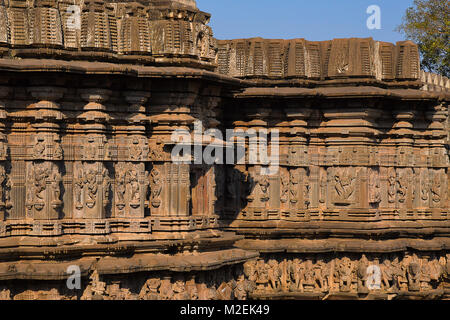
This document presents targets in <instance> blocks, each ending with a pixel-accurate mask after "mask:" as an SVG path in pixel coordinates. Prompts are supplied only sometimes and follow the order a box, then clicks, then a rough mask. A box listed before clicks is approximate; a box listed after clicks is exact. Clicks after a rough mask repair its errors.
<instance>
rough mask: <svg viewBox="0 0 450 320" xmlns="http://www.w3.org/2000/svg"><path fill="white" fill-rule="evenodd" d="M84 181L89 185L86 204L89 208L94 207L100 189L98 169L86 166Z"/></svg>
mask: <svg viewBox="0 0 450 320" xmlns="http://www.w3.org/2000/svg"><path fill="white" fill-rule="evenodd" d="M84 183H85V185H86V187H87V192H86V195H87V199H86V206H87V207H88V208H93V207H94V206H95V204H96V202H97V191H98V185H97V170H96V169H95V168H94V167H92V166H89V167H88V168H86V172H85V176H84Z"/></svg>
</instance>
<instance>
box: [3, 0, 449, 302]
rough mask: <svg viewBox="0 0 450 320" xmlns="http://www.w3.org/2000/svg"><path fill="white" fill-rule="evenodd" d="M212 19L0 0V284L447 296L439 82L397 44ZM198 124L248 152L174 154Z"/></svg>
mask: <svg viewBox="0 0 450 320" xmlns="http://www.w3.org/2000/svg"><path fill="white" fill-rule="evenodd" d="M77 13H78V14H79V15H78V16H77ZM74 15H75V16H74ZM77 17H79V20H77ZM209 18H210V15H209V14H207V13H204V12H201V11H200V10H199V9H198V8H197V6H196V4H195V1H192V0H183V1H182V0H178V1H164V0H161V1H157V0H145V1H135V2H133V1H124V2H120V1H119V2H116V1H103V0H96V1H87V0H86V1H80V2H79V1H70V2H69V1H65V0H58V1H57V0H46V1H28V0H27V1H25V0H23V1H22V0H0V72H1V74H2V77H0V244H1V248H0V298H3V299H55V298H58V299H100V298H104V299H259V298H264V299H284V298H297V299H334V298H348V299H402V298H406V299H418V298H421V299H433V298H441V299H448V298H450V281H449V277H448V273H449V271H450V269H449V262H448V259H449V254H450V251H449V250H450V220H449V219H450V212H449V190H450V189H449V187H450V186H449V170H448V169H449V149H448V146H449V137H450V131H449V122H448V121H449V120H448V119H449V116H448V101H449V100H450V97H449V94H448V83H449V80H448V79H445V78H442V77H437V76H436V75H430V74H426V73H424V72H422V71H421V70H420V64H419V54H418V48H417V46H416V45H415V44H414V43H412V42H409V41H404V42H399V43H397V44H396V45H394V44H390V43H384V42H377V41H374V40H372V39H335V40H332V41H322V42H312V41H307V40H304V39H293V40H266V39H260V38H254V39H241V40H220V41H219V40H216V39H215V38H214V37H213V33H212V30H211V28H210V27H209V26H208V25H207V23H208V21H209ZM198 122H201V124H202V127H203V130H204V131H215V132H217V131H218V132H219V133H222V136H223V137H225V136H226V134H225V133H226V129H233V130H234V132H237V131H243V132H245V133H246V134H247V137H241V136H236V137H235V139H234V140H231V141H228V142H229V143H228V144H227V148H228V149H233V150H238V149H239V148H241V149H243V154H244V156H243V159H241V160H242V161H241V162H239V161H234V162H232V163H229V162H227V163H226V164H222V163H217V162H214V163H212V164H211V163H206V162H201V161H200V162H197V160H198V159H194V161H191V162H180V161H175V160H174V159H173V157H172V151H173V150H174V149H175V147H176V146H177V143H179V141H178V140H177V141H175V140H174V133H176V132H178V131H179V130H184V131H185V132H188V135H189V136H194V137H195V136H196V126H197V125H198ZM251 132H256V133H259V132H266V133H267V132H268V133H269V134H266V135H265V136H262V135H256V136H255V135H254V134H252V133H251ZM274 133H277V134H278V136H277V138H275V136H274ZM254 137H256V140H257V141H258V142H259V143H260V146H262V149H255V148H254V146H253V145H252V144H251V143H250V140H251V139H253V138H254ZM218 140H220V139H218ZM224 140H225V139H224ZM264 142H267V144H264ZM189 146H190V147H192V148H191V150H200V152H201V153H206V152H207V151H208V147H209V145H208V143H207V142H205V141H201V142H198V141H196V140H195V138H194V143H192V145H189ZM277 149H278V151H279V152H278V153H279V157H278V161H277V165H276V166H275V170H274V171H271V169H273V168H270V166H269V165H268V164H267V163H266V162H263V161H256V162H254V161H252V160H251V158H252V157H253V156H254V155H255V154H256V155H258V157H264V153H267V154H270V155H273V154H274V152H275V150H277ZM216 156H217V154H216ZM260 159H261V158H260ZM11 252H14V254H13V255H11ZM86 253H89V254H88V255H87V254H86ZM30 259H32V262H31V260H30ZM70 265H76V266H79V268H80V270H81V274H82V279H83V281H82V283H83V285H82V289H80V290H70V289H68V288H67V287H66V286H65V279H66V278H67V276H68V275H67V272H66V270H67V268H68V267H69V266H70ZM137 275H138V276H137ZM29 280H35V281H33V286H32V287H30V286H29V285H25V282H27V281H29Z"/></svg>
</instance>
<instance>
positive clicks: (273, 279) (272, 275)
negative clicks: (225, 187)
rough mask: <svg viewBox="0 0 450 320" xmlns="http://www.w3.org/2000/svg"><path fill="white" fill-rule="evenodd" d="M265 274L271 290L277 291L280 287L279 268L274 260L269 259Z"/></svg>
mask: <svg viewBox="0 0 450 320" xmlns="http://www.w3.org/2000/svg"><path fill="white" fill-rule="evenodd" d="M267 275H268V278H269V283H270V286H271V287H272V290H273V291H279V290H280V289H281V270H280V268H279V266H278V262H277V261H276V260H274V259H270V260H269V262H268V272H267Z"/></svg>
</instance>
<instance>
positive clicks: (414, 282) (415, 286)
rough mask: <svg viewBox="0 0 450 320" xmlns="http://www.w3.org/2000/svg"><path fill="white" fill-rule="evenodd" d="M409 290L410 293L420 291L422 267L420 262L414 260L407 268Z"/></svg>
mask: <svg viewBox="0 0 450 320" xmlns="http://www.w3.org/2000/svg"><path fill="white" fill-rule="evenodd" d="M407 276H408V288H409V290H410V291H419V290H420V278H421V265H420V262H419V261H418V260H417V259H416V258H413V260H412V261H411V262H410V263H409V265H408V268H407Z"/></svg>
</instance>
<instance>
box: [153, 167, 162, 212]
mask: <svg viewBox="0 0 450 320" xmlns="http://www.w3.org/2000/svg"><path fill="white" fill-rule="evenodd" d="M150 188H151V204H152V206H153V208H159V206H160V205H161V191H162V179H161V173H160V172H159V170H158V169H156V168H153V169H152V171H151V172H150Z"/></svg>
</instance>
